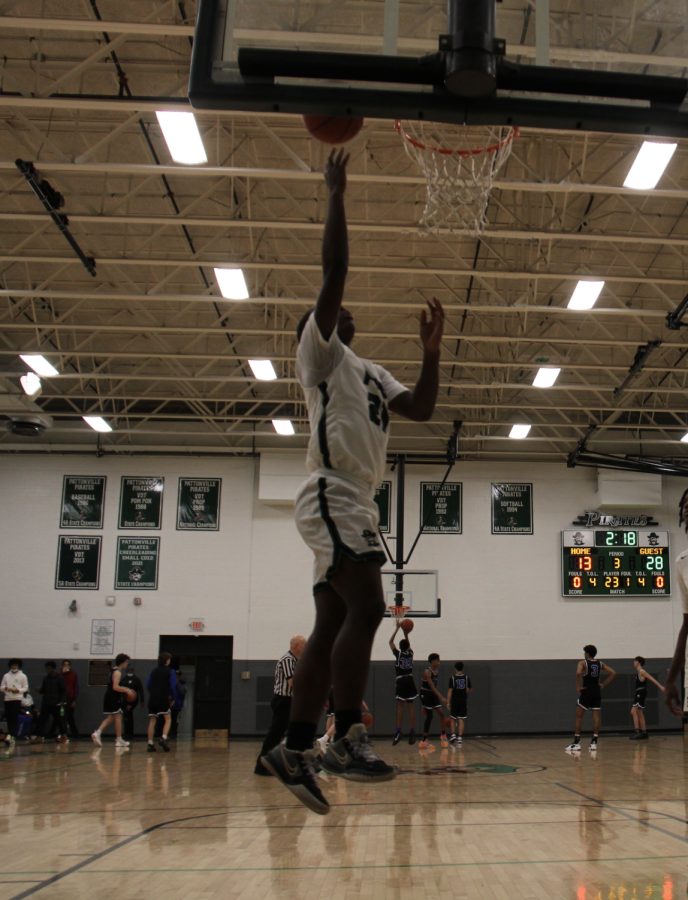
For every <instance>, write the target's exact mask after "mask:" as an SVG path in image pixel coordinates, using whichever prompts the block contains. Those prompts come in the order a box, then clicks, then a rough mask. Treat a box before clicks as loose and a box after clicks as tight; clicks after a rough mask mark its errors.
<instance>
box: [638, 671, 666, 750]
mask: <svg viewBox="0 0 688 900" xmlns="http://www.w3.org/2000/svg"><path fill="white" fill-rule="evenodd" d="M633 665H634V666H635V699H634V700H633V706H632V707H631V715H632V716H633V724H634V725H635V732H634V733H633V734H632V735H631V737H630V740H631V741H646V740H648V737H647V727H646V725H645V713H644V712H643V710H644V709H645V700H646V699H647V683H648V681H651V682H652V683H653V684H656V685H657V687H658V688H659V689H660V691H661V692H662V693H664V688H663V687H662V685H661V684H660V683H659V682H658V681H657V680H656V679H654V678H653V677H652V675H650V673H649V672H646V671H645V669H644V668H643V666H644V665H645V658H644V657H643V656H636V658H635V659H634V660H633Z"/></svg>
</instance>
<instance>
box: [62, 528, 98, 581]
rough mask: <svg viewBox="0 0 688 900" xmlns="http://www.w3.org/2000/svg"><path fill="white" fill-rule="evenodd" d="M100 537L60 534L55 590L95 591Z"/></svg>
mask: <svg viewBox="0 0 688 900" xmlns="http://www.w3.org/2000/svg"><path fill="white" fill-rule="evenodd" d="M100 542H101V537H100V535H98V537H84V536H77V535H76V534H75V535H71V534H61V535H60V537H59V538H58V544H57V569H56V572H55V590H56V591H67V590H69V591H97V590H98V587H99V584H100Z"/></svg>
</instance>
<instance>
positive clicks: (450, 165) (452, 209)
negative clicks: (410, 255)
mask: <svg viewBox="0 0 688 900" xmlns="http://www.w3.org/2000/svg"><path fill="white" fill-rule="evenodd" d="M396 128H397V131H398V132H399V134H400V135H401V137H402V139H403V141H404V148H405V149H406V152H407V154H408V155H409V156H410V157H411V159H413V160H414V161H415V162H417V163H418V165H419V166H420V167H421V169H422V170H423V174H424V175H425V177H426V179H427V183H428V193H427V199H426V202H425V211H424V212H423V215H422V217H421V220H420V222H419V227H420V230H421V233H426V234H432V233H436V232H438V231H444V230H446V231H448V232H450V233H454V234H470V235H472V236H474V237H476V236H478V235H480V234H482V233H483V231H484V230H485V226H486V225H487V215H486V213H487V203H488V200H489V198H490V191H491V190H492V184H493V182H494V178H495V176H496V174H497V173H498V172H499V170H500V169H501V168H502V166H503V165H504V163H505V162H506V161H507V159H508V158H509V154H510V153H511V148H512V145H513V142H514V138H517V137H518V129H517V128H508V127H505V128H497V127H489V126H479V127H478V126H465V127H462V126H456V125H451V126H449V125H443V124H442V123H440V122H411V121H409V122H397V123H396Z"/></svg>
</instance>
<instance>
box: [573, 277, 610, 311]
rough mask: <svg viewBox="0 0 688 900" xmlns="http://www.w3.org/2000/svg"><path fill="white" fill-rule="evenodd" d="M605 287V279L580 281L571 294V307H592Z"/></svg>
mask: <svg viewBox="0 0 688 900" xmlns="http://www.w3.org/2000/svg"><path fill="white" fill-rule="evenodd" d="M603 287H604V281H579V282H578V284H577V285H576V289H575V291H574V292H573V294H571V299H570V300H569V309H592V308H593V306H594V305H595V302H596V300H597V298H598V297H599V296H600V291H601V290H602V288H603Z"/></svg>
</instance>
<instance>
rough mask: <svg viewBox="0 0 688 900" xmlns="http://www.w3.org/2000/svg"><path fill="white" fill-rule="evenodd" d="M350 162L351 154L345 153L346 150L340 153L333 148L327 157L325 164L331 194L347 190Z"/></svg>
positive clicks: (326, 180)
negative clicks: (347, 172)
mask: <svg viewBox="0 0 688 900" xmlns="http://www.w3.org/2000/svg"><path fill="white" fill-rule="evenodd" d="M348 162H349V154H348V153H347V154H346V156H345V155H344V150H343V149H341V150H340V151H339V153H337V151H336V150H333V151H332V153H330V155H329V156H328V158H327V163H326V165H325V183H326V184H327V187H328V188H329V190H330V193H331V194H343V193H344V191H345V190H346V164H347V163H348Z"/></svg>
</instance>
